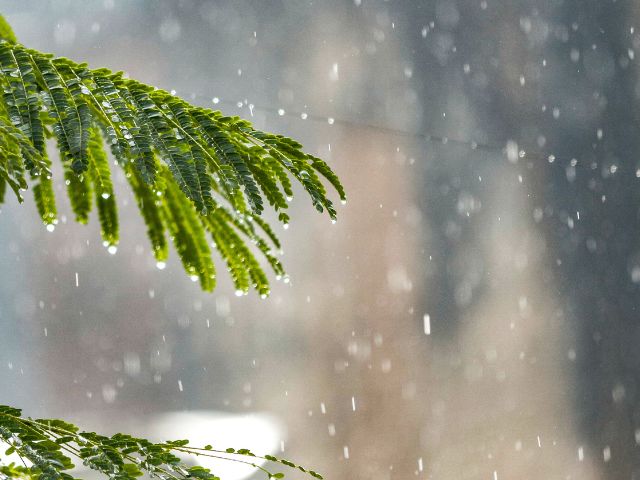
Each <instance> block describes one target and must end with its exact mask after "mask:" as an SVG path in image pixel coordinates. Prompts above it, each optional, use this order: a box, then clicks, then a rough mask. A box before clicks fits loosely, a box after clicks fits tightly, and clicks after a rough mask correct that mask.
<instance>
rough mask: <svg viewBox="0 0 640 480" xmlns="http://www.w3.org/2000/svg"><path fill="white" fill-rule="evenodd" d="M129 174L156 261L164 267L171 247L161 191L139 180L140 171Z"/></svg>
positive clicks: (128, 177) (129, 171)
mask: <svg viewBox="0 0 640 480" xmlns="http://www.w3.org/2000/svg"><path fill="white" fill-rule="evenodd" d="M131 170H132V169H129V170H128V172H127V180H129V184H130V185H131V188H132V189H133V194H134V196H135V198H136V202H137V204H138V208H139V209H140V214H141V215H142V218H143V219H144V222H145V224H146V226H147V236H148V237H149V240H150V241H151V249H152V251H153V255H154V257H155V258H156V260H157V261H158V262H159V264H160V265H162V264H163V263H164V262H165V261H166V260H167V257H168V256H169V245H168V243H167V238H166V236H165V233H164V232H165V230H166V226H165V224H164V220H163V214H162V200H161V199H160V196H159V195H158V193H159V194H162V192H161V190H155V189H154V187H152V186H150V185H148V184H147V183H146V182H145V181H144V180H143V179H142V178H139V177H138V175H140V173H139V172H138V171H131Z"/></svg>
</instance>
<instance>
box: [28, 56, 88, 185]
mask: <svg viewBox="0 0 640 480" xmlns="http://www.w3.org/2000/svg"><path fill="white" fill-rule="evenodd" d="M31 58H32V61H33V64H34V66H35V67H36V71H37V72H38V73H39V75H40V77H41V78H42V81H43V83H44V85H45V87H46V90H45V92H44V98H45V102H46V103H47V104H48V106H49V115H50V116H51V117H52V118H54V119H55V124H54V133H55V134H56V138H57V139H58V148H59V150H60V155H61V156H62V158H63V160H64V161H67V162H69V163H70V165H71V168H72V169H73V171H74V172H75V173H76V174H80V173H82V172H84V171H85V170H86V169H87V165H88V158H87V142H88V130H89V119H90V117H89V109H88V107H87V105H86V103H84V102H83V101H81V100H80V99H78V101H79V104H76V103H75V98H74V96H75V97H78V96H79V90H80V89H79V87H78V88H76V87H77V84H76V83H75V82H74V83H73V85H72V87H73V89H74V95H72V94H71V92H70V90H69V88H68V86H67V84H66V83H65V80H64V78H63V77H62V76H61V75H60V72H59V71H58V70H57V69H56V67H55V65H54V64H53V62H52V61H51V60H50V58H48V57H46V56H44V55H37V56H36V55H33V54H32V55H31Z"/></svg>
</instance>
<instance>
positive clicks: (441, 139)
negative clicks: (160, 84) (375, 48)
mask: <svg viewBox="0 0 640 480" xmlns="http://www.w3.org/2000/svg"><path fill="white" fill-rule="evenodd" d="M191 98H192V99H203V100H206V101H207V102H212V103H213V104H214V105H219V104H222V105H229V106H233V107H235V108H248V109H249V113H250V114H251V116H253V111H254V110H257V111H262V112H266V113H272V114H274V115H277V116H279V117H290V118H297V119H299V120H300V119H301V120H311V121H316V122H321V123H327V124H329V125H342V126H345V127H350V128H366V129H370V130H375V131H378V132H380V133H383V134H386V135H393V136H400V137H405V138H415V139H419V140H423V141H425V142H429V143H437V144H440V145H456V146H459V147H466V148H470V149H471V150H482V151H485V152H490V153H496V152H499V153H500V154H501V155H506V154H507V148H506V146H505V145H504V144H503V145H497V144H490V143H481V142H475V141H472V140H462V139H459V138H453V137H449V136H441V135H432V134H428V133H418V132H408V131H406V130H401V129H397V128H391V127H385V126H381V125H374V124H370V123H359V122H354V121H352V120H345V119H342V118H335V117H325V116H322V115H316V114H313V113H308V112H302V111H290V110H285V109H282V108H279V109H277V108H273V107H269V106H266V105H259V104H258V105H256V104H253V103H251V102H249V101H247V100H246V99H245V100H242V101H237V102H234V101H232V100H225V99H222V98H219V97H213V98H211V97H207V96H205V95H199V94H191ZM517 154H518V155H517V156H518V157H519V158H521V157H524V156H526V157H528V158H536V157H539V158H545V155H543V154H542V153H541V152H536V151H531V150H526V153H525V151H518V152H517Z"/></svg>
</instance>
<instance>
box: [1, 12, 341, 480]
mask: <svg viewBox="0 0 640 480" xmlns="http://www.w3.org/2000/svg"><path fill="white" fill-rule="evenodd" d="M0 87H1V94H0V203H1V202H3V201H4V199H5V193H6V191H7V187H9V188H10V189H11V190H12V191H13V192H14V194H15V195H16V198H17V199H18V201H20V202H22V201H23V198H22V192H23V191H25V190H27V189H28V187H29V186H32V188H33V193H34V198H35V204H36V207H37V209H38V213H39V215H40V217H41V219H42V222H43V223H44V225H46V227H47V229H49V230H52V229H53V228H54V227H55V225H56V224H57V222H58V221H57V209H56V203H55V196H54V191H53V182H52V178H51V162H50V160H49V158H48V156H47V141H46V140H47V139H50V138H51V139H55V140H56V142H57V146H58V150H59V154H60V155H59V156H60V159H61V161H62V170H63V172H64V178H65V183H66V185H67V194H68V196H69V200H70V204H71V208H72V210H73V212H74V214H75V217H76V220H77V221H78V222H80V223H87V222H88V221H89V218H90V215H91V212H92V209H93V207H94V205H95V207H96V209H97V213H98V219H99V221H100V229H101V235H102V238H103V241H104V244H105V246H107V247H109V249H110V251H115V250H114V249H115V248H116V245H117V244H118V238H119V233H118V215H117V207H116V197H115V193H114V186H113V181H112V173H111V166H110V164H109V158H108V155H107V153H106V152H105V147H104V145H105V144H106V145H107V146H108V148H109V150H110V151H111V154H112V156H113V158H114V159H115V161H114V164H115V165H117V166H119V167H120V168H122V169H123V171H124V174H125V178H126V179H127V181H128V183H129V185H130V186H131V188H132V191H133V194H134V197H135V199H136V203H137V204H138V207H139V209H140V213H141V216H142V218H143V219H144V222H145V224H146V226H147V234H148V237H149V239H150V241H151V246H152V251H153V254H154V256H155V258H156V260H157V261H158V262H165V261H166V259H167V256H168V252H169V244H168V241H167V238H170V239H171V240H172V241H173V244H174V245H175V249H176V251H177V253H178V256H179V257H180V259H181V261H182V264H183V266H184V268H185V270H186V271H187V273H188V274H189V275H191V277H192V278H193V279H194V280H199V282H200V285H201V286H202V288H203V289H205V290H208V291H211V290H213V288H214V287H215V283H216V270H215V267H214V264H213V260H212V258H211V249H210V244H209V241H208V240H207V236H210V237H211V240H212V244H211V246H214V247H215V249H216V250H217V251H218V253H219V254H220V256H221V257H222V259H223V260H224V262H225V263H226V265H227V270H228V271H229V272H230V275H231V278H232V279H233V282H234V284H235V286H236V288H237V289H238V291H240V292H247V291H248V290H249V289H250V288H252V287H253V288H254V289H256V290H257V291H258V292H259V293H260V294H261V295H263V296H266V295H267V294H268V293H269V282H268V279H267V275H266V274H265V272H264V270H263V267H262V265H261V262H260V261H259V260H258V258H257V257H256V254H257V253H258V252H259V253H260V254H262V257H264V260H265V261H266V263H268V264H269V265H270V267H271V269H272V270H273V271H274V273H275V274H276V275H277V276H282V275H284V269H283V267H282V265H281V263H280V262H279V261H278V259H277V258H276V257H275V256H274V254H273V250H272V249H273V248H274V247H275V248H276V249H280V242H279V241H278V238H277V237H276V235H275V234H274V232H273V230H272V228H271V227H270V226H269V224H267V223H266V222H265V221H264V220H263V219H262V218H261V217H260V215H261V214H262V213H263V211H264V203H265V202H264V200H263V199H266V201H267V202H268V203H269V204H270V205H271V206H272V207H273V208H274V210H275V211H276V212H277V213H278V218H279V220H280V221H281V222H283V223H284V224H285V225H286V224H287V223H288V221H289V216H288V215H287V213H286V210H287V208H288V200H290V199H291V197H292V196H293V186H292V183H291V180H290V176H291V177H293V178H295V179H296V180H297V181H299V182H300V184H301V185H302V187H303V188H304V189H305V190H306V192H307V193H308V194H309V196H310V197H311V201H312V203H313V205H314V206H315V208H316V209H317V210H318V211H320V212H323V211H324V210H326V211H327V213H328V214H329V216H330V217H331V218H332V219H335V216H336V211H335V209H334V207H333V204H332V203H331V201H330V200H329V199H328V198H327V192H326V189H325V186H324V185H323V181H322V180H321V177H322V178H324V180H326V181H328V183H329V184H330V185H332V186H333V187H334V188H335V189H336V191H337V192H338V195H339V197H340V199H342V200H345V192H344V189H343V187H342V185H341V184H340V181H339V180H338V177H337V176H336V175H335V173H333V171H332V170H331V169H330V167H329V166H328V165H327V164H326V163H325V162H323V161H322V160H320V159H318V158H316V157H313V156H311V155H308V154H306V153H304V152H303V151H302V146H301V145H300V144H298V143H297V142H295V141H294V140H291V139H289V138H286V137H283V136H281V135H274V134H270V133H266V132H261V131H258V130H255V129H254V128H253V127H252V125H251V124H250V123H249V122H247V121H246V120H242V119H240V118H238V117H227V116H224V115H223V114H222V113H220V112H218V111H212V110H209V109H206V108H202V107H197V106H193V105H190V104H189V103H187V102H186V101H184V100H182V99H181V98H178V97H176V96H173V95H171V94H170V93H168V92H166V91H163V90H159V89H155V88H153V87H150V86H148V85H144V84H142V83H140V82H137V81H135V80H132V79H129V78H126V77H125V76H124V75H123V74H122V73H121V72H118V73H113V72H111V71H109V70H107V69H97V70H92V69H89V68H88V67H87V66H86V65H84V64H77V63H75V62H73V61H71V60H68V59H65V58H54V57H53V56H51V55H48V54H44V53H41V52H38V51H35V50H30V49H27V48H25V47H24V46H22V45H20V44H18V43H17V42H16V39H15V36H14V34H13V31H12V30H11V27H10V26H9V25H8V24H7V22H6V21H5V20H4V18H3V17H2V16H0ZM0 442H3V443H5V444H7V445H8V449H7V450H6V452H5V454H6V455H9V454H12V453H15V454H17V455H18V456H19V457H20V459H21V461H22V463H23V464H22V465H16V464H6V463H3V461H2V455H0V480H4V479H24V480H72V479H73V478H74V477H73V468H74V464H73V463H72V458H76V459H79V460H80V461H81V462H82V463H83V464H84V465H86V466H88V467H89V468H91V469H93V470H96V471H97V472H99V473H101V474H103V475H105V476H106V477H108V478H109V479H113V480H134V479H136V478H137V477H139V476H142V475H143V474H147V475H149V476H151V477H156V478H160V479H162V480H180V479H187V478H199V479H202V480H216V479H218V477H216V476H215V475H214V474H213V473H211V472H210V471H209V470H208V469H206V468H202V467H199V466H190V465H188V464H186V463H183V462H182V461H181V460H180V458H179V457H178V455H179V454H180V455H184V454H190V455H194V456H205V457H211V458H219V459H224V460H229V461H234V462H239V463H244V464H247V465H250V466H253V467H255V468H257V469H259V470H260V471H262V472H263V473H265V474H266V476H267V478H283V477H284V475H283V474H282V473H279V472H276V473H273V472H271V471H270V470H268V469H266V468H264V467H262V466H260V465H257V463H256V459H257V460H260V463H261V462H262V461H269V462H273V463H277V464H280V465H284V466H287V467H290V468H293V469H297V470H300V471H301V472H305V473H308V474H309V475H311V476H312V477H315V478H318V479H322V476H321V475H319V474H318V473H316V472H314V471H311V470H307V469H305V468H304V467H301V466H299V465H296V464H294V463H293V462H291V461H289V460H285V459H281V458H276V457H273V456H270V455H267V456H264V457H260V456H257V455H255V454H253V453H252V452H250V451H249V450H247V449H240V450H234V449H226V450H216V449H214V448H213V447H211V446H210V445H207V446H205V447H204V448H196V447H191V446H189V445H188V442H187V441H186V440H178V441H173V442H164V443H152V442H150V441H149V440H146V439H144V438H135V437H132V436H129V435H124V434H116V435H113V436H111V437H107V436H103V435H98V434H96V433H92V432H81V431H80V430H79V429H78V427H76V426H75V425H72V424H70V423H67V422H63V421H61V420H46V419H44V420H37V419H31V418H24V417H22V416H21V411H20V410H18V409H15V408H12V407H7V406H1V405H0ZM229 456H231V458H229ZM218 480H219V479H218Z"/></svg>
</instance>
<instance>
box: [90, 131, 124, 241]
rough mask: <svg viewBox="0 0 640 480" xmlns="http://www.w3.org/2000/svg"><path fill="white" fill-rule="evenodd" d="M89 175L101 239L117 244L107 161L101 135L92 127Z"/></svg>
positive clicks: (114, 204) (115, 221)
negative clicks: (93, 192) (96, 208)
mask: <svg viewBox="0 0 640 480" xmlns="http://www.w3.org/2000/svg"><path fill="white" fill-rule="evenodd" d="M89 175H90V176H91V181H92V182H93V188H94V190H95V197H96V206H97V207H98V218H99V219H100V231H101V235H102V240H103V241H104V243H105V245H106V246H108V247H113V246H115V245H117V244H118V210H117V206H116V201H115V195H114V191H113V183H112V182H111V170H110V169H109V161H108V160H107V155H106V153H105V151H104V148H103V145H102V137H101V136H100V132H99V130H98V129H97V128H95V127H93V128H92V129H91V132H90V137H89Z"/></svg>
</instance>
